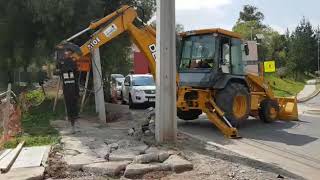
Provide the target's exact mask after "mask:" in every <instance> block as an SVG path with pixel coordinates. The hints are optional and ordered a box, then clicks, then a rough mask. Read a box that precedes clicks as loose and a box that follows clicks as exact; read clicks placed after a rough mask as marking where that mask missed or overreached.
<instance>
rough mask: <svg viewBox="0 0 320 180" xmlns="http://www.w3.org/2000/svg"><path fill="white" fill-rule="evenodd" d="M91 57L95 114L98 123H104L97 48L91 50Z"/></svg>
mask: <svg viewBox="0 0 320 180" xmlns="http://www.w3.org/2000/svg"><path fill="white" fill-rule="evenodd" d="M91 55H92V69H93V82H94V92H95V103H96V112H97V113H99V119H100V121H101V122H103V123H105V122H106V107H105V101H104V94H103V83H102V71H101V61H100V51H99V48H96V49H94V50H92V52H91Z"/></svg>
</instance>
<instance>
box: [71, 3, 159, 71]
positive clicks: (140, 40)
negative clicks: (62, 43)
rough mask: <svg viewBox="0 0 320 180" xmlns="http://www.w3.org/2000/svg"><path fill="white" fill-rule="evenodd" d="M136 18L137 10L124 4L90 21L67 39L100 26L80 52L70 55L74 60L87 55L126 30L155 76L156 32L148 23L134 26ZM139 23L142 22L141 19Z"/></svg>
mask: <svg viewBox="0 0 320 180" xmlns="http://www.w3.org/2000/svg"><path fill="white" fill-rule="evenodd" d="M136 19H137V20H139V21H141V20H140V19H139V18H138V14H137V11H136V10H135V9H134V8H133V7H130V6H127V5H126V6H123V7H122V8H120V9H119V10H117V11H115V12H114V13H112V14H110V15H108V16H106V17H104V18H102V19H101V20H99V21H97V22H94V23H91V24H90V26H89V27H88V28H87V29H85V30H84V31H82V32H80V33H78V34H76V35H74V36H73V37H71V38H69V39H68V40H67V41H70V40H72V39H74V38H75V37H77V36H79V35H81V34H82V33H84V32H86V31H87V30H94V29H97V28H100V29H99V30H98V31H97V32H95V33H94V35H93V36H92V38H91V39H90V40H88V41H87V42H86V43H85V44H83V45H82V46H81V47H80V53H79V52H78V53H74V54H73V55H72V56H73V57H74V59H75V60H78V59H79V58H80V57H82V56H86V55H88V54H89V53H90V52H91V51H92V50H93V49H95V48H99V47H100V46H102V45H104V44H106V43H108V42H110V41H111V40H113V39H114V38H116V37H118V36H119V35H121V34H122V33H124V32H128V33H129V34H130V37H131V39H132V40H133V42H134V43H135V44H136V45H137V46H138V48H139V49H140V50H141V51H142V52H143V54H144V55H145V56H146V58H147V59H148V61H149V66H150V70H151V73H152V75H153V76H154V77H155V69H156V62H155V59H156V32H155V30H154V29H153V28H152V27H151V26H149V25H145V24H144V26H143V27H142V28H139V27H137V26H135V25H134V24H133V22H134V21H135V20H136ZM141 23H143V22H142V21H141ZM102 26H104V27H102ZM101 27H102V28H101Z"/></svg>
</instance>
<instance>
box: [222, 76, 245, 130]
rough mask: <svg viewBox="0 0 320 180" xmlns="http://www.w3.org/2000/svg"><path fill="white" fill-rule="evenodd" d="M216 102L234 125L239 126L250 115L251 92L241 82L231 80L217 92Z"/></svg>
mask: <svg viewBox="0 0 320 180" xmlns="http://www.w3.org/2000/svg"><path fill="white" fill-rule="evenodd" d="M216 103H217V105H218V106H219V107H220V108H221V110H222V111H224V112H225V116H226V118H227V119H228V120H229V122H230V123H231V125H232V126H233V127H239V126H240V124H241V123H242V122H243V121H244V120H246V119H247V118H248V117H249V113H250V93H249V90H248V88H247V87H246V86H245V85H243V84H241V83H233V82H230V83H228V84H227V86H226V87H225V88H224V89H222V90H219V91H218V92H217V93H216Z"/></svg>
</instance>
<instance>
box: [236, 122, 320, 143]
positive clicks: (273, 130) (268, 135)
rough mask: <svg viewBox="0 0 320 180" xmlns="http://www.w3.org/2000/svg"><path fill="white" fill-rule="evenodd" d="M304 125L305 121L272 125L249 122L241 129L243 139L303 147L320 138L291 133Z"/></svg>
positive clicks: (274, 123)
mask: <svg viewBox="0 0 320 180" xmlns="http://www.w3.org/2000/svg"><path fill="white" fill-rule="evenodd" d="M304 123H308V124H309V122H304V121H289V122H284V121H276V122H273V123H270V124H266V123H263V122H260V121H259V120H247V121H246V122H245V123H244V124H243V126H242V127H241V128H240V132H241V134H242V135H243V137H245V138H247V139H255V140H262V141H271V142H280V143H283V144H286V145H292V146H303V145H306V144H308V143H311V142H313V141H316V140H317V139H318V138H315V137H311V136H308V135H303V134H295V133H290V132H288V131H287V130H288V129H294V128H296V127H298V126H300V125H302V124H304Z"/></svg>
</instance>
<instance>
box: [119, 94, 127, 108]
mask: <svg viewBox="0 0 320 180" xmlns="http://www.w3.org/2000/svg"><path fill="white" fill-rule="evenodd" d="M120 96H121V97H120V98H121V104H123V105H125V104H127V102H126V101H125V100H124V99H123V93H122V92H121V94H120Z"/></svg>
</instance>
